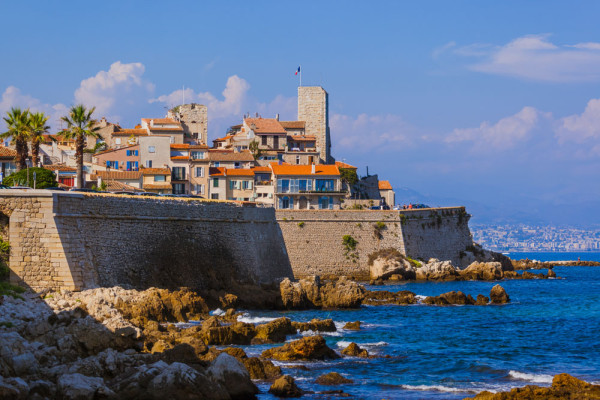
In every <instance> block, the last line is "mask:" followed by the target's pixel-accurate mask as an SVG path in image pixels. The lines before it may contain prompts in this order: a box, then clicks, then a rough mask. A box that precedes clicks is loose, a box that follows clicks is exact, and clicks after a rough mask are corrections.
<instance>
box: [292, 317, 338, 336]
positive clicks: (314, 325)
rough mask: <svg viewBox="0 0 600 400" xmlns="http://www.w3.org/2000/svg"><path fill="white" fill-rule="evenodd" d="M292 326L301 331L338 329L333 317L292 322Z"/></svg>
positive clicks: (333, 330) (331, 330)
mask: <svg viewBox="0 0 600 400" xmlns="http://www.w3.org/2000/svg"><path fill="white" fill-rule="evenodd" d="M292 326H293V327H294V329H296V330H297V331H299V332H305V331H313V332H335V331H336V330H337V329H336V327H335V323H334V322H333V320H332V319H318V318H315V319H312V320H311V321H310V322H292ZM294 333H295V332H294Z"/></svg>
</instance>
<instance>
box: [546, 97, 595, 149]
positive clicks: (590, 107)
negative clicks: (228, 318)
mask: <svg viewBox="0 0 600 400" xmlns="http://www.w3.org/2000/svg"><path fill="white" fill-rule="evenodd" d="M556 136H557V137H558V139H559V142H561V143H564V142H575V143H585V142H588V141H590V140H598V141H599V142H600V99H591V100H590V101H589V102H588V103H587V106H586V107H585V110H584V111H583V113H581V114H576V115H570V116H568V117H565V118H562V119H561V120H560V121H559V123H558V127H557V129H556ZM598 147H600V143H598V144H597V148H598Z"/></svg>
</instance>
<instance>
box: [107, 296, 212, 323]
mask: <svg viewBox="0 0 600 400" xmlns="http://www.w3.org/2000/svg"><path fill="white" fill-rule="evenodd" d="M116 307H117V308H118V309H119V310H120V311H121V312H122V313H123V315H124V316H125V317H126V318H128V319H138V320H153V321H159V322H169V321H179V322H187V321H188V320H190V319H199V318H200V317H201V316H203V315H206V314H208V311H209V309H208V306H207V305H206V302H205V301H204V299H203V298H202V297H200V296H199V295H198V294H197V293H196V292H194V291H192V290H190V289H187V288H182V289H180V290H173V291H171V290H167V289H157V288H151V289H148V290H145V291H143V292H139V293H138V295H137V296H126V297H125V296H124V297H119V298H118V299H117V301H116Z"/></svg>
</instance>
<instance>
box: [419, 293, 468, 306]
mask: <svg viewBox="0 0 600 400" xmlns="http://www.w3.org/2000/svg"><path fill="white" fill-rule="evenodd" d="M423 304H429V305H438V306H446V305H472V304H475V300H474V299H473V297H471V296H470V295H469V296H467V295H465V294H464V293H463V292H461V291H458V292H455V291H452V292H447V293H442V294H440V295H439V296H428V297H426V298H425V299H424V300H423Z"/></svg>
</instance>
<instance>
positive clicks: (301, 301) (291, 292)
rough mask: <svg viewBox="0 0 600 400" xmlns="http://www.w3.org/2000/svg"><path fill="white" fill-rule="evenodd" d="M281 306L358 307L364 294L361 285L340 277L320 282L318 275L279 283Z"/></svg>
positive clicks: (299, 307)
mask: <svg viewBox="0 0 600 400" xmlns="http://www.w3.org/2000/svg"><path fill="white" fill-rule="evenodd" d="M280 291H281V298H282V301H283V306H284V307H285V308H287V309H307V308H358V307H359V306H360V304H361V302H362V300H363V298H364V296H365V289H364V287H363V286H362V285H359V284H358V283H356V282H354V281H352V280H350V279H348V278H347V277H344V276H342V277H340V278H339V279H338V280H337V281H336V282H327V283H326V284H324V285H323V284H321V280H320V279H319V277H318V276H314V277H312V278H308V279H301V280H300V281H298V282H291V281H290V280H289V279H287V278H286V279H284V280H283V281H282V282H281V284H280Z"/></svg>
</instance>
